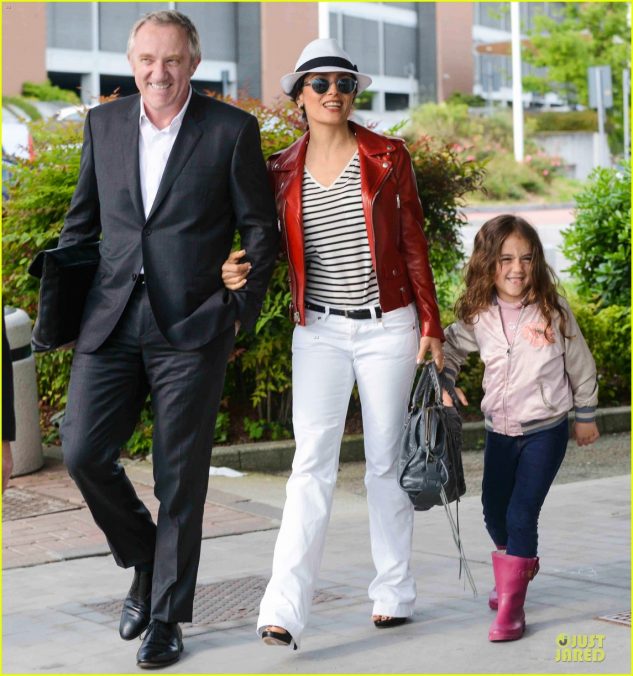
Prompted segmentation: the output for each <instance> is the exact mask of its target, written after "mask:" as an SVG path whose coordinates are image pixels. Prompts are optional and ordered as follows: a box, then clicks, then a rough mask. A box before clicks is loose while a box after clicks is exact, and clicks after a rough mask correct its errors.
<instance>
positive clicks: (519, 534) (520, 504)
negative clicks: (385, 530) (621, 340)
mask: <svg viewBox="0 0 633 676" xmlns="http://www.w3.org/2000/svg"><path fill="white" fill-rule="evenodd" d="M456 314H457V317H458V321H456V322H455V323H454V324H451V326H449V328H448V329H447V330H446V343H445V346H444V350H445V362H446V367H445V372H446V374H447V376H448V377H449V378H451V379H453V380H454V379H455V378H456V377H457V374H458V372H459V369H460V367H461V365H462V364H463V363H464V361H465V360H466V357H467V356H468V353H469V352H479V353H480V355H481V359H482V361H483V362H484V366H485V371H484V380H483V389H484V391H485V395H484V398H483V400H482V402H481V410H482V412H483V413H484V415H485V425H486V446H485V453H484V476H483V485H482V498H481V499H482V503H483V509H484V520H485V523H486V528H487V530H488V533H490V537H491V538H492V540H493V542H494V544H495V545H496V547H497V551H494V552H493V553H492V564H493V570H494V576H495V587H496V589H493V590H492V592H491V594H490V599H489V605H490V607H491V608H492V609H497V607H498V612H497V616H496V619H495V621H494V622H493V623H492V626H491V627H490V632H489V635H488V638H489V639H490V640H491V641H512V640H515V639H519V638H521V636H522V635H523V631H524V629H525V614H524V612H523V604H524V602H525V595H526V591H527V586H528V582H529V581H530V580H531V579H532V578H533V577H534V576H535V575H536V573H537V571H538V568H539V559H538V557H537V555H536V554H537V541H538V533H537V526H538V516H539V512H540V511H541V507H542V505H543V502H544V500H545V496H546V495H547V492H548V491H549V488H550V486H551V485H552V482H553V481H554V477H555V476H556V473H557V472H558V468H559V467H560V465H561V463H562V461H563V458H564V456H565V450H566V448H567V440H568V422H567V413H568V411H569V410H570V409H571V408H572V407H573V408H574V410H575V416H576V420H575V423H574V430H573V436H574V438H575V439H576V442H577V443H578V445H579V446H584V445H586V444H590V443H592V442H593V441H595V440H596V439H597V438H598V436H599V434H598V428H597V427H596V423H595V421H594V413H595V409H596V405H597V401H598V396H597V395H598V387H597V383H596V366H595V363H594V360H593V357H592V356H591V353H590V352H589V349H588V347H587V343H586V342H585V340H584V338H583V336H582V334H581V333H580V329H579V328H578V324H577V323H576V320H575V319H574V316H573V314H572V313H571V310H570V309H569V306H568V304H567V303H566V301H565V300H564V299H563V298H562V297H561V296H559V295H558V294H557V292H556V283H555V278H554V275H553V272H552V270H551V269H550V267H549V266H548V265H547V263H546V262H545V256H544V254H543V247H542V244H541V242H540V240H539V237H538V234H537V233H536V230H534V228H533V227H532V226H531V225H529V224H528V223H527V222H526V221H524V220H523V219H522V218H518V217H517V216H511V215H501V216H497V217H495V218H493V219H491V220H489V221H488V222H486V223H485V224H484V225H483V226H482V228H481V230H480V231H479V232H478V233H477V235H476V237H475V244H474V250H473V254H472V256H471V258H470V261H469V263H468V266H467V268H466V290H465V291H464V293H463V294H462V296H461V297H460V298H459V300H458V301H457V304H456ZM446 397H447V395H445V403H447V404H448V403H449V402H448V401H447V400H446ZM460 398H461V397H460ZM449 399H450V398H449ZM463 401H464V403H465V399H463Z"/></svg>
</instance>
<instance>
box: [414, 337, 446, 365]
mask: <svg viewBox="0 0 633 676" xmlns="http://www.w3.org/2000/svg"><path fill="white" fill-rule="evenodd" d="M427 352H430V353H431V357H432V359H433V361H434V362H435V366H437V370H438V371H441V370H442V369H443V368H444V349H443V348H442V341H441V340H440V339H439V338H431V336H422V338H420V351H419V352H418V356H417V363H418V364H421V363H422V362H423V361H424V360H425V358H426V353H427Z"/></svg>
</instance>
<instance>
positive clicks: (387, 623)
mask: <svg viewBox="0 0 633 676" xmlns="http://www.w3.org/2000/svg"><path fill="white" fill-rule="evenodd" d="M408 619H409V618H408V617H388V618H387V619H386V620H374V626H376V627H378V629H387V628H388V627H398V626H400V625H401V624H404V623H405V622H406V621H407V620H408Z"/></svg>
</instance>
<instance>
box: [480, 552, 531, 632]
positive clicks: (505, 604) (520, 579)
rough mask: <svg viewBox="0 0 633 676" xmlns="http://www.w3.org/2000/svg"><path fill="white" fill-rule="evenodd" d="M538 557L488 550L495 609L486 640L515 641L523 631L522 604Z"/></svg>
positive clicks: (523, 614) (523, 616) (523, 615)
mask: <svg viewBox="0 0 633 676" xmlns="http://www.w3.org/2000/svg"><path fill="white" fill-rule="evenodd" d="M538 561H539V560H538V557H534V558H530V559H527V558H524V557H522V556H512V555H510V554H500V553H499V552H492V567H493V569H494V573H495V586H496V589H497V596H498V610H497V617H496V618H495V621H494V622H493V623H492V625H491V626H490V631H489V632H488V639H489V640H490V641H516V640H517V639H519V638H521V637H522V636H523V632H524V631H525V613H524V612H523V604H524V603H525V594H526V592H527V586H528V584H529V582H530V580H531V579H532V578H533V577H534V576H535V575H536V573H537V572H538V568H539V564H538Z"/></svg>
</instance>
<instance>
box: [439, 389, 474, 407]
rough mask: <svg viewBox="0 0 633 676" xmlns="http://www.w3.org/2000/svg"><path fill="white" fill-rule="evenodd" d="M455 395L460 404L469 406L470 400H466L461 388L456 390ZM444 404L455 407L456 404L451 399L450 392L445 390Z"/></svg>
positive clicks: (443, 390)
mask: <svg viewBox="0 0 633 676" xmlns="http://www.w3.org/2000/svg"><path fill="white" fill-rule="evenodd" d="M455 394H456V395H457V399H458V400H459V402H460V404H462V406H468V399H466V395H465V394H464V390H462V388H461V387H456V388H455ZM442 404H444V406H454V405H455V403H454V402H453V400H452V399H451V395H450V394H449V393H448V390H445V389H442Z"/></svg>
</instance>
